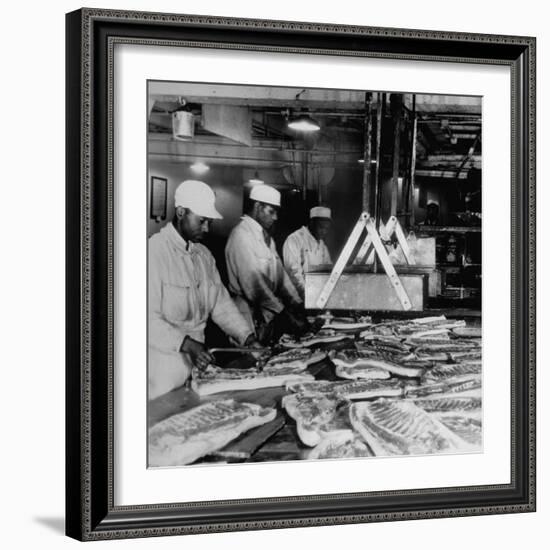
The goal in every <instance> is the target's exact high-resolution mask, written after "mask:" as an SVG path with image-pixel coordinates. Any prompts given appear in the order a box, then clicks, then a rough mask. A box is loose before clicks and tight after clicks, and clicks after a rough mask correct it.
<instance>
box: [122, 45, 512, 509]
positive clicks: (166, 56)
mask: <svg viewBox="0 0 550 550" xmlns="http://www.w3.org/2000/svg"><path fill="white" fill-rule="evenodd" d="M114 51H115V59H114V67H115V86H114V127H115V137H114V155H115V162H114V189H115V193H114V201H115V203H114V206H115V208H114V251H115V254H114V256H115V265H114V281H115V286H114V298H115V304H114V319H115V326H114V342H115V349H114V385H115V387H114V504H115V505H116V506H127V505H136V504H146V503H147V504H161V503H169V502H194V501H204V500H208V501H212V500H227V499H241V498H262V497H281V496H283V497H284V496H296V495H310V494H328V493H349V492H369V491H386V490H400V489H423V488H437V487H452V486H471V485H492V484H502V483H509V482H510V441H511V434H510V391H511V387H510V372H511V371H510V355H511V354H510V349H511V347H510V327H511V318H510V306H511V301H510V296H511V294H510V288H511V255H510V252H511V238H510V236H511V226H510V225H511V219H510V212H511V200H510V189H511V177H510V174H511V170H510V166H511V162H510V139H511V134H510V127H511V123H510V120H511V118H510V105H511V103H510V102H511V93H510V92H511V88H510V85H511V78H510V68H509V67H508V66H493V65H484V64H479V65H475V64H463V63H442V62H437V63H432V62H419V61H394V60H383V59H369V58H360V57H338V56H325V55H296V54H284V53H264V52H247V51H239V50H212V49H195V48H178V47H173V48H172V47H156V46H155V47H154V46H134V45H120V44H119V45H116V46H115V50H114ZM147 80H171V81H195V82H213V83H232V84H246V85H254V84H257V85H277V86H299V87H304V88H305V87H320V88H339V89H358V90H371V91H390V92H391V91H399V92H416V93H428V94H431V93H440V94H458V95H478V96H482V98H483V100H482V106H483V110H482V131H483V134H482V159H483V171H482V192H483V209H482V213H483V233H482V244H483V267H482V274H483V288H482V290H483V307H482V321H483V412H484V422H483V452H482V453H476V454H470V455H444V456H442V455H437V456H422V457H393V458H369V459H349V460H346V461H342V460H324V461H311V462H310V461H289V462H270V463H254V464H231V465H205V466H199V465H197V466H189V467H180V468H172V469H151V470H148V469H147V468H146V430H147V415H146V403H147V401H146V391H147V375H146V340H147V339H146V328H147V327H146V323H147V316H146V296H147V288H146V275H147V266H146V246H147V241H146V224H147V215H148V205H147V172H146V166H147V157H146V144H147V132H146V113H147V97H146V90H147ZM168 200H171V198H170V197H168Z"/></svg>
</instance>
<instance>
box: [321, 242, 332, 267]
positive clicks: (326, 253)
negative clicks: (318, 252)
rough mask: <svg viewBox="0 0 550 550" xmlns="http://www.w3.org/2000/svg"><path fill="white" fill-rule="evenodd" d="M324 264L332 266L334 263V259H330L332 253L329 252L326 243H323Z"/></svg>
mask: <svg viewBox="0 0 550 550" xmlns="http://www.w3.org/2000/svg"><path fill="white" fill-rule="evenodd" d="M323 256H324V258H323V263H325V264H331V263H332V259H331V257H330V252H329V251H328V247H327V245H326V244H325V243H323Z"/></svg>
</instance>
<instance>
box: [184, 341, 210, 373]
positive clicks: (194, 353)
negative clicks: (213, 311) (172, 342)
mask: <svg viewBox="0 0 550 550" xmlns="http://www.w3.org/2000/svg"><path fill="white" fill-rule="evenodd" d="M180 351H181V352H183V353H188V354H189V356H190V358H191V362H192V363H193V365H195V366H196V367H198V368H199V369H205V368H206V367H207V366H208V365H210V363H212V362H213V361H214V357H212V355H211V354H210V353H208V351H207V350H206V347H205V346H204V344H202V343H201V342H197V340H193V338H190V337H189V336H186V337H185V340H184V341H183V343H182V345H181V347H180Z"/></svg>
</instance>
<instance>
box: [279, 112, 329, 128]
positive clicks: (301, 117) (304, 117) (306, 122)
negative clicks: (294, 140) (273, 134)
mask: <svg viewBox="0 0 550 550" xmlns="http://www.w3.org/2000/svg"><path fill="white" fill-rule="evenodd" d="M287 126H288V127H289V128H290V129H292V130H296V131H297V132H317V131H318V130H320V129H321V126H320V125H319V123H318V122H317V121H316V120H314V119H313V118H311V117H310V116H309V114H308V113H300V114H298V115H296V116H293V117H290V118H289V119H288V124H287Z"/></svg>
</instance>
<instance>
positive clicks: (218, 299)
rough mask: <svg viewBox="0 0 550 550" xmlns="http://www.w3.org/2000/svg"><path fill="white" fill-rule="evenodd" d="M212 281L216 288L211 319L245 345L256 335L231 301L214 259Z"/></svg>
mask: <svg viewBox="0 0 550 550" xmlns="http://www.w3.org/2000/svg"><path fill="white" fill-rule="evenodd" d="M211 269H212V281H213V282H214V287H215V296H214V297H213V298H214V305H213V308H212V313H211V317H212V320H213V321H214V323H216V325H218V326H219V327H220V328H221V329H222V330H223V331H224V332H225V333H226V334H228V335H229V336H232V337H233V338H234V339H235V340H236V341H237V342H238V343H239V344H240V345H244V343H245V341H246V339H247V338H248V336H250V335H251V334H254V327H251V326H250V325H249V324H248V322H247V321H246V319H245V318H244V317H243V316H242V314H241V312H240V311H239V309H238V308H237V306H236V305H235V302H234V301H233V300H232V299H231V296H230V295H229V292H228V291H227V289H226V288H225V286H224V285H223V283H222V281H221V279H220V274H219V272H218V268H217V267H216V263H215V261H214V259H213V258H212V264H211Z"/></svg>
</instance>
